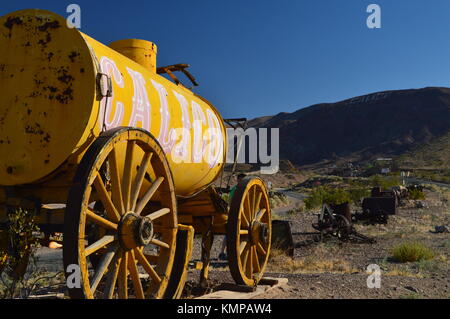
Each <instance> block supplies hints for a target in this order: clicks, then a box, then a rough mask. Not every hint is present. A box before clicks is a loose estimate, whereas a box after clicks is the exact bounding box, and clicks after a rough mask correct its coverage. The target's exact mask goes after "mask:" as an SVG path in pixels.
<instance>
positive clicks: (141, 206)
mask: <svg viewBox="0 0 450 319" xmlns="http://www.w3.org/2000/svg"><path fill="white" fill-rule="evenodd" d="M163 181H164V177H158V178H157V179H156V181H155V182H154V183H153V184H152V186H151V187H150V188H149V190H148V191H147V192H146V193H145V195H144V196H143V197H142V198H141V200H140V201H139V202H138V204H137V206H136V210H135V213H136V214H138V215H140V214H141V213H142V210H143V209H144V207H145V206H146V205H147V204H148V202H149V201H150V199H151V198H152V197H153V195H154V194H155V192H156V191H157V190H158V187H159V186H160V185H161V183H162V182H163Z"/></svg>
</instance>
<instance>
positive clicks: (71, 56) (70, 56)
mask: <svg viewBox="0 0 450 319" xmlns="http://www.w3.org/2000/svg"><path fill="white" fill-rule="evenodd" d="M78 56H80V53H78V52H75V51H72V52H70V54H69V59H70V61H72V63H73V62H75V58H76V57H78Z"/></svg>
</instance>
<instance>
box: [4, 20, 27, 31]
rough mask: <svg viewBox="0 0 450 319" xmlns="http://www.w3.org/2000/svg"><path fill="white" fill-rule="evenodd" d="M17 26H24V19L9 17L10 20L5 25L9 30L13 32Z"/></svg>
mask: <svg viewBox="0 0 450 319" xmlns="http://www.w3.org/2000/svg"><path fill="white" fill-rule="evenodd" d="M15 24H17V25H22V24H23V21H22V19H21V18H19V17H8V19H7V20H6V22H5V23H4V24H3V25H4V26H5V27H7V28H8V29H9V30H11V29H12V27H13V26H14V25H15Z"/></svg>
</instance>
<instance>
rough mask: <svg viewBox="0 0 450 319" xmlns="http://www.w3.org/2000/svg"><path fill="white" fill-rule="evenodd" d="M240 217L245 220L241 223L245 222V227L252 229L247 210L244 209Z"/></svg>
mask: <svg viewBox="0 0 450 319" xmlns="http://www.w3.org/2000/svg"><path fill="white" fill-rule="evenodd" d="M239 215H240V216H242V217H243V218H242V219H241V221H244V224H245V225H244V226H245V227H250V222H249V221H248V219H247V216H245V210H244V208H242V211H241V212H240V214H239Z"/></svg>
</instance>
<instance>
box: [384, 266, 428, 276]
mask: <svg viewBox="0 0 450 319" xmlns="http://www.w3.org/2000/svg"><path fill="white" fill-rule="evenodd" d="M383 275H384V276H400V277H409V278H423V275H422V274H421V273H413V272H411V271H409V270H408V269H402V268H394V269H392V270H390V271H388V272H385V273H384V274H383Z"/></svg>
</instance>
